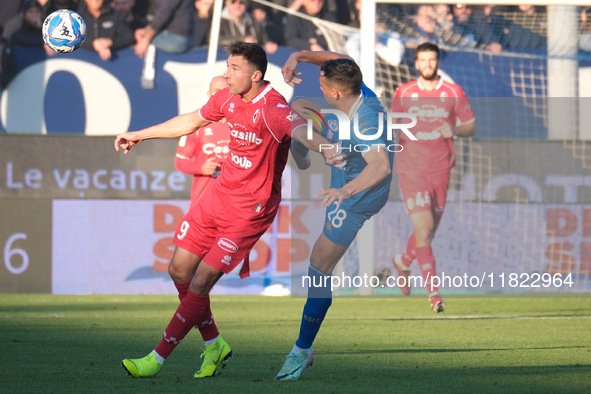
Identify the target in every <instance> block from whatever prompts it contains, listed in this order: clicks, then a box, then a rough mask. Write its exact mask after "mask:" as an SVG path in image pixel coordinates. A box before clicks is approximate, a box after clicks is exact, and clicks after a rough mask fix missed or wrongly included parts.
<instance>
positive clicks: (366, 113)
mask: <svg viewBox="0 0 591 394" xmlns="http://www.w3.org/2000/svg"><path fill="white" fill-rule="evenodd" d="M348 115H349V121H350V129H349V131H350V133H349V137H350V138H348V139H343V138H341V137H343V136H340V135H339V122H338V118H337V116H336V115H334V114H327V115H326V116H325V120H326V122H327V124H328V130H324V131H323V134H324V136H325V137H327V138H328V139H329V140H331V142H335V143H336V142H337V141H339V142H340V143H341V152H340V153H344V154H346V155H347V158H346V160H347V164H346V165H345V166H344V167H343V168H337V167H335V166H332V167H331V179H330V187H331V188H335V189H338V188H341V187H343V186H344V185H345V184H347V183H348V182H350V181H351V180H352V179H354V178H356V177H357V176H359V174H360V173H361V171H363V169H364V168H365V167H366V166H367V162H366V161H365V159H364V158H363V152H366V151H368V150H369V149H370V148H371V147H373V146H374V145H379V148H374V149H384V150H386V151H387V146H388V145H390V144H393V143H394V141H388V140H387V139H386V137H387V135H386V124H387V123H386V115H387V113H386V110H385V109H384V106H383V105H382V104H381V103H380V101H379V100H378V98H377V97H376V94H375V93H374V92H373V91H372V90H371V89H369V88H368V87H367V86H365V84H362V85H361V96H360V97H359V99H358V100H357V101H356V102H355V104H354V105H353V107H352V108H351V112H350V113H349V114H348ZM380 118H381V121H380ZM380 123H381V125H380ZM356 126H357V130H359V133H356V132H355V127H356ZM357 134H362V135H363V136H366V138H369V139H362V138H360V137H359V136H358V135H357ZM369 136H373V137H371V138H370V137H369ZM392 148H393V147H392ZM392 150H393V149H392ZM387 152H388V157H389V159H390V165H392V161H393V157H394V153H393V152H389V151H387ZM391 182H392V175H388V176H387V177H386V178H385V179H383V180H382V181H381V182H380V183H378V184H377V185H375V186H373V187H371V188H369V189H367V190H364V191H363V192H361V193H359V194H356V195H354V196H352V197H351V198H349V199H348V200H346V201H344V202H343V203H342V204H341V207H343V208H349V209H353V210H354V211H356V212H363V213H367V214H370V215H373V214H375V213H377V212H378V211H379V210H380V209H381V208H382V207H383V206H384V204H386V201H388V195H389V193H390V183H391Z"/></svg>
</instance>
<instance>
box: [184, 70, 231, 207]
mask: <svg viewBox="0 0 591 394" xmlns="http://www.w3.org/2000/svg"><path fill="white" fill-rule="evenodd" d="M226 87H228V82H226V78H224V77H223V76H217V77H214V78H213V79H212V80H211V82H210V83H209V90H208V91H207V97H211V96H212V95H213V94H214V93H215V92H217V91H218V90H221V89H224V88H226ZM229 142H230V126H228V124H227V123H226V121H225V119H223V120H222V121H220V122H214V123H210V124H208V125H207V126H205V127H202V128H200V129H199V130H197V131H196V132H194V133H192V134H189V135H184V136H182V137H181V138H180V140H179V145H178V147H177V150H176V156H175V160H174V165H175V166H176V169H177V170H179V171H181V172H184V173H185V174H189V175H193V186H192V187H191V206H193V205H194V204H195V203H196V202H197V201H198V200H199V199H200V198H201V196H203V194H204V193H205V192H206V191H207V189H208V188H210V187H211V186H212V184H213V182H214V181H215V178H217V177H218V175H219V174H220V168H221V165H222V163H223V162H224V160H225V159H226V156H228V152H229V148H228V144H229Z"/></svg>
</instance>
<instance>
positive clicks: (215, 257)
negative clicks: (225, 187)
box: [174, 188, 277, 278]
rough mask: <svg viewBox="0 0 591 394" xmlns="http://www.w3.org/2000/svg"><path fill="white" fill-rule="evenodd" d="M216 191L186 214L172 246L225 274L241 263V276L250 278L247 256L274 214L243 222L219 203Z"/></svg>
mask: <svg viewBox="0 0 591 394" xmlns="http://www.w3.org/2000/svg"><path fill="white" fill-rule="evenodd" d="M222 201H223V200H222V199H221V196H217V195H216V191H215V188H212V190H209V191H208V192H207V193H205V194H204V195H203V197H202V198H201V200H199V202H198V203H197V204H194V205H193V206H192V207H191V208H190V209H189V212H187V214H186V215H185V217H184V218H183V220H182V221H181V223H180V224H179V226H178V227H177V230H176V232H175V234H174V243H175V244H176V245H177V246H178V247H180V248H183V249H185V250H187V251H189V252H191V253H193V254H195V255H197V256H199V257H201V258H202V259H203V261H204V262H205V263H206V264H207V265H209V266H211V267H213V268H215V269H217V270H218V271H220V272H223V273H224V274H227V273H230V272H231V271H232V270H233V269H234V268H236V267H237V266H238V264H240V262H241V261H242V260H244V264H243V265H242V268H241V269H240V277H241V278H245V277H247V276H249V275H250V267H249V266H248V258H247V257H248V254H249V253H250V250H251V249H252V248H253V246H254V244H255V243H256V242H257V241H258V240H259V238H261V236H262V235H263V234H264V233H265V231H267V229H268V228H269V226H270V225H271V223H273V220H274V219H275V215H276V213H277V209H275V210H274V211H273V212H272V213H270V214H266V215H264V216H261V217H256V218H251V219H243V217H244V216H247V215H242V217H240V216H239V215H240V212H236V209H232V207H231V206H227V204H224V203H223V202H222Z"/></svg>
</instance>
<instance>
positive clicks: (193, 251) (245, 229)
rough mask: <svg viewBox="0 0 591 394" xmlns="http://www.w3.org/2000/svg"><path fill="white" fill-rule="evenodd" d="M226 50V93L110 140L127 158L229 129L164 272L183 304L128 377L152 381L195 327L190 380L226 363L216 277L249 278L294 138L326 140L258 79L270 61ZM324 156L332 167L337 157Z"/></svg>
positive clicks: (236, 46) (252, 52)
mask: <svg viewBox="0 0 591 394" xmlns="http://www.w3.org/2000/svg"><path fill="white" fill-rule="evenodd" d="M228 52H229V53H230V56H229V57H228V60H227V70H226V72H225V74H224V77H225V78H226V81H227V82H228V88H225V89H222V90H220V91H218V92H217V93H215V94H214V95H213V96H211V98H210V99H209V100H208V102H207V103H206V104H205V105H204V106H203V107H201V108H200V109H198V110H196V111H194V112H191V113H188V114H184V115H179V116H176V117H174V118H172V119H170V120H168V121H166V122H164V123H161V124H159V125H156V126H152V127H148V128H146V129H144V130H141V131H137V132H127V133H123V134H120V135H118V136H117V138H116V139H115V150H117V151H119V149H123V150H124V152H125V153H128V152H129V150H130V149H131V148H132V147H133V146H134V145H135V144H137V143H140V142H142V141H144V140H147V139H151V138H178V137H180V136H182V135H187V134H190V133H193V132H195V131H196V130H197V129H199V128H200V127H203V126H206V125H207V124H209V123H211V122H218V121H220V120H221V119H223V118H224V117H225V118H226V119H227V122H228V125H230V128H231V132H230V134H231V139H230V144H229V150H230V152H229V156H228V158H227V159H226V161H225V162H224V164H223V165H222V170H221V173H220V176H219V177H218V178H217V181H216V182H214V185H213V187H211V188H210V189H209V190H208V191H207V192H206V193H205V195H204V196H203V197H202V198H201V200H200V201H199V203H198V204H195V205H194V206H192V207H191V209H190V210H189V212H188V213H187V214H186V215H185V217H184V218H183V220H182V221H181V223H180V224H179V226H178V228H177V231H176V233H175V235H174V240H175V244H176V245H177V247H176V249H175V251H174V255H173V257H172V260H171V261H170V264H169V269H168V272H169V274H170V276H171V277H172V279H173V281H174V283H175V286H176V287H177V289H178V291H179V298H180V299H181V304H180V305H179V307H178V309H177V310H176V312H175V313H174V315H173V317H172V319H171V320H170V323H169V324H168V326H167V327H166V330H165V331H164V335H163V339H162V340H161V341H160V343H159V344H158V346H156V348H155V349H154V350H153V351H152V352H151V353H150V354H148V355H147V356H145V357H143V358H138V359H125V360H123V366H124V368H125V369H126V370H127V371H128V373H129V374H130V375H132V376H133V377H152V376H154V375H156V374H157V373H158V371H160V368H161V367H162V364H163V362H164V360H165V359H166V358H167V357H168V356H169V355H170V353H171V352H172V351H173V350H174V348H175V347H176V345H178V344H179V343H180V342H181V340H182V339H183V338H184V337H185V336H186V335H187V333H188V332H189V331H190V330H191V328H192V327H193V326H197V327H198V328H199V331H200V333H201V335H202V337H203V339H204V341H205V345H206V348H205V352H204V353H203V354H202V358H204V360H203V362H202V364H201V368H200V369H199V371H197V372H196V373H195V374H194V377H195V378H203V377H209V376H215V374H216V370H217V368H218V366H220V365H222V364H224V363H225V362H226V360H227V359H228V358H229V357H231V355H232V350H231V349H230V346H229V345H228V344H227V343H226V342H225V341H224V340H223V339H222V337H221V336H220V335H219V332H218V330H217V327H216V324H215V321H214V319H213V316H212V313H211V309H210V301H209V293H210V291H211V289H212V288H213V286H214V285H215V283H216V282H217V281H218V280H219V278H220V277H221V276H222V275H223V274H227V273H229V272H231V271H232V270H233V269H234V268H236V267H237V266H238V264H239V263H240V262H241V261H242V260H244V263H243V265H242V267H241V270H240V276H241V277H243V278H244V277H246V276H248V275H249V264H248V253H249V251H250V250H251V248H252V247H253V245H254V244H255V243H256V241H257V240H258V239H259V238H260V237H261V236H262V235H263V233H264V232H265V231H266V230H267V228H268V227H269V225H271V223H272V222H273V220H274V218H275V215H276V213H277V210H278V208H279V203H280V201H281V174H282V172H283V169H284V168H285V164H286V162H287V156H288V153H289V149H290V142H291V138H292V137H293V138H296V139H297V140H298V141H299V142H301V143H302V144H304V145H305V146H307V147H308V148H309V149H313V150H315V151H319V150H320V149H319V145H320V144H321V143H326V142H328V141H327V140H326V139H323V138H322V137H320V138H318V140H317V139H316V138H313V139H311V140H308V139H307V138H306V134H307V131H306V123H305V122H304V121H303V119H301V118H300V117H299V116H297V115H296V114H292V112H291V109H290V108H289V105H288V104H287V102H286V101H285V99H284V98H283V96H281V95H280V94H279V93H278V92H277V91H275V90H274V89H273V88H272V87H271V85H270V84H269V82H267V81H265V80H264V79H263V78H264V75H265V71H266V69H267V55H266V53H265V50H264V49H263V48H262V47H261V46H260V45H258V44H253V43H244V42H236V43H233V44H231V45H230V46H229V47H228ZM292 124H293V132H292ZM318 136H320V134H318ZM322 152H323V153H324V154H325V156H327V160H328V161H329V162H330V160H332V159H333V156H334V155H335V153H336V152H335V151H331V152H327V151H325V150H322ZM202 262H203V263H204V264H202Z"/></svg>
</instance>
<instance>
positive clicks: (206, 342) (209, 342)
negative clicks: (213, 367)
mask: <svg viewBox="0 0 591 394" xmlns="http://www.w3.org/2000/svg"><path fill="white" fill-rule="evenodd" d="M219 337H220V336H219V335H218V336H217V337H215V338H213V339H210V340H209V341H205V346H209V345H213V344H214V343H215V341H217V340H218V338H219Z"/></svg>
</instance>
